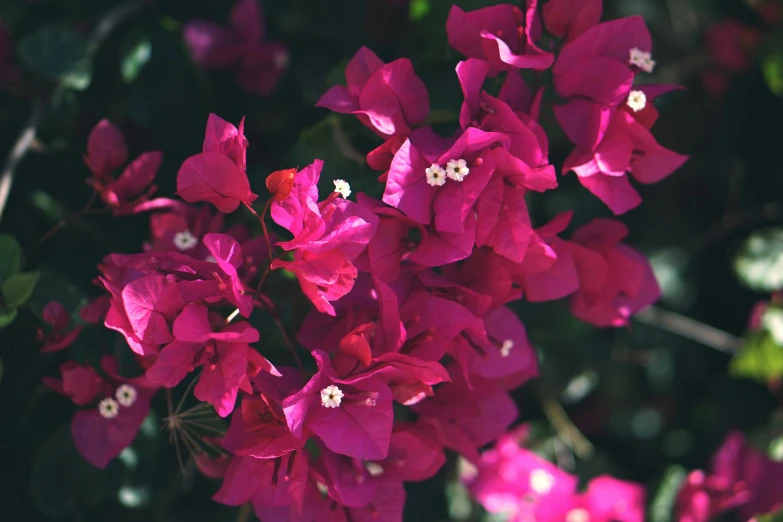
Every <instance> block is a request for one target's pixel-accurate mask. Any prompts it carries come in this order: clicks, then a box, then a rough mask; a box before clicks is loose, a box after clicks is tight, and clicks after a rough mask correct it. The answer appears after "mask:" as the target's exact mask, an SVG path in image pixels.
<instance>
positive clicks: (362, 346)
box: [340, 327, 372, 366]
mask: <svg viewBox="0 0 783 522" xmlns="http://www.w3.org/2000/svg"><path fill="white" fill-rule="evenodd" d="M360 328H361V327H360ZM340 351H341V352H343V353H344V354H346V355H353V356H354V357H356V358H357V359H359V361H361V363H362V364H363V365H365V366H369V365H370V363H371V362H372V353H370V345H369V344H367V339H365V338H364V336H363V335H360V334H359V333H357V332H356V331H353V332H351V333H349V334H348V335H346V336H345V337H343V338H342V340H341V341H340Z"/></svg>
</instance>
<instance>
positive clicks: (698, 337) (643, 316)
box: [634, 306, 743, 355]
mask: <svg viewBox="0 0 783 522" xmlns="http://www.w3.org/2000/svg"><path fill="white" fill-rule="evenodd" d="M634 317H635V318H636V319H637V320H639V321H641V322H643V323H645V324H649V325H651V326H655V327H657V328H660V329H662V330H666V331H668V332H672V333H675V334H677V335H680V336H682V337H685V338H687V339H691V340H692V341H696V342H697V343H701V344H703V345H704V346H709V347H710V348H714V349H716V350H718V351H721V352H724V353H728V354H732V355H733V354H735V353H736V352H737V350H739V349H740V348H741V347H742V343H743V341H742V339H740V338H739V337H736V336H734V335H731V334H730V333H727V332H724V331H723V330H718V329H717V328H715V327H714V326H710V325H708V324H704V323H700V322H699V321H696V320H695V319H691V318H690V317H685V316H684V315H680V314H678V313H675V312H670V311H668V310H663V309H662V308H658V307H655V306H651V307H650V308H647V309H646V310H643V311H641V312H639V313H638V314H636V315H635V316H634Z"/></svg>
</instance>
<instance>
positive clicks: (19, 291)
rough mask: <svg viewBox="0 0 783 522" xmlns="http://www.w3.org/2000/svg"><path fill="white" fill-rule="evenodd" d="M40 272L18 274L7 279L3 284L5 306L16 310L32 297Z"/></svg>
mask: <svg viewBox="0 0 783 522" xmlns="http://www.w3.org/2000/svg"><path fill="white" fill-rule="evenodd" d="M40 276H41V273H40V272H20V273H18V274H14V275H12V276H11V277H9V278H8V279H7V280H6V282H5V283H3V300H4V301H5V304H6V306H8V307H10V308H18V307H20V306H22V305H23V304H25V303H26V302H27V300H28V299H30V296H32V295H33V290H35V285H36V284H37V283H38V278H39V277H40Z"/></svg>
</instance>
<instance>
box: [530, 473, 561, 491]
mask: <svg viewBox="0 0 783 522" xmlns="http://www.w3.org/2000/svg"><path fill="white" fill-rule="evenodd" d="M554 485H555V477H553V476H552V474H551V473H549V472H548V471H546V470H545V469H541V468H536V469H534V470H533V471H532V472H531V473H530V489H532V490H533V491H535V492H536V493H538V494H539V495H546V494H547V493H549V492H550V491H552V486H554Z"/></svg>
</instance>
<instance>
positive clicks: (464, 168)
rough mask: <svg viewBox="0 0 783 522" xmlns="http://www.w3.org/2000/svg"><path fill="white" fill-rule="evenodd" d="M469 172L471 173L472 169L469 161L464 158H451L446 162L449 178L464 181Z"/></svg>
mask: <svg viewBox="0 0 783 522" xmlns="http://www.w3.org/2000/svg"><path fill="white" fill-rule="evenodd" d="M468 174H470V169H469V168H468V162H467V161H465V160H464V159H458V160H449V162H448V163H446V175H447V176H448V177H449V179H453V180H454V181H462V180H463V179H465V176H467V175H468Z"/></svg>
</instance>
